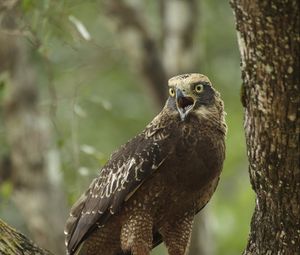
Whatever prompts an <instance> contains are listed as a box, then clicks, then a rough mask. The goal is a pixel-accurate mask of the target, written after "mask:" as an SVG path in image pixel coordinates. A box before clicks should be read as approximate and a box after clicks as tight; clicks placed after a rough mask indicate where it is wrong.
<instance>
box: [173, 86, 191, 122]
mask: <svg viewBox="0 0 300 255" xmlns="http://www.w3.org/2000/svg"><path fill="white" fill-rule="evenodd" d="M176 106H177V110H178V112H179V114H180V118H181V120H182V121H184V120H185V118H186V116H187V115H188V113H189V112H190V111H191V110H192V109H193V107H194V99H193V98H192V97H189V96H186V95H185V94H184V93H182V91H181V90H180V89H177V90H176Z"/></svg>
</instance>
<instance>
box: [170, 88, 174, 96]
mask: <svg viewBox="0 0 300 255" xmlns="http://www.w3.org/2000/svg"><path fill="white" fill-rule="evenodd" d="M169 94H170V96H171V97H174V96H175V90H174V89H173V88H170V89H169Z"/></svg>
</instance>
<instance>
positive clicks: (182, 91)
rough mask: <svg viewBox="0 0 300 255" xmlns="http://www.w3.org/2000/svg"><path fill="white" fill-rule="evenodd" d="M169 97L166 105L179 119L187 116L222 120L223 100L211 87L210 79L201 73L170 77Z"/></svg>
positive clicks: (183, 119) (184, 118)
mask: <svg viewBox="0 0 300 255" xmlns="http://www.w3.org/2000/svg"><path fill="white" fill-rule="evenodd" d="M168 85H169V98H168V101H167V104H166V107H167V108H169V110H171V111H172V112H174V113H175V114H179V116H180V119H181V120H182V121H185V120H186V119H187V117H188V116H190V115H196V116H197V117H199V118H203V117H204V118H211V117H213V118H217V119H218V121H221V122H223V121H224V108H223V101H222V100H221V98H220V94H219V93H218V92H217V91H216V90H215V89H214V88H213V87H212V85H211V82H210V80H209V79H208V78H207V77H206V76H205V75H203V74H198V73H191V74H182V75H178V76H175V77H172V78H171V79H170V80H169V82H168Z"/></svg>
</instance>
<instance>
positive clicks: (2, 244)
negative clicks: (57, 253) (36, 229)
mask: <svg viewBox="0 0 300 255" xmlns="http://www.w3.org/2000/svg"><path fill="white" fill-rule="evenodd" d="M0 233H1V235H0V254H5V255H16V254H22V255H52V253H51V252H49V251H47V250H44V249H42V248H40V247H38V246H37V245H36V244H35V243H33V242H32V241H31V240H29V239H28V238H27V237H26V236H24V235H23V234H21V233H20V232H18V231H16V230H15V229H13V228H12V227H10V226H8V225H7V224H6V223H5V222H3V221H2V220H0Z"/></svg>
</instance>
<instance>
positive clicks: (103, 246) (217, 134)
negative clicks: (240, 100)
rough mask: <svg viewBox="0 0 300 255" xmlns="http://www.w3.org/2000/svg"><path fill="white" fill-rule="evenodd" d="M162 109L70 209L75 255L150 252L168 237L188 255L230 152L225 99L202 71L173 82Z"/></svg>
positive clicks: (176, 251) (175, 249) (179, 254)
mask: <svg viewBox="0 0 300 255" xmlns="http://www.w3.org/2000/svg"><path fill="white" fill-rule="evenodd" d="M169 93H170V96H169V98H168V100H167V102H166V105H165V107H164V108H163V110H162V111H161V112H160V113H159V114H158V115H157V116H156V117H155V118H154V119H153V121H152V122H151V123H150V124H149V125H148V126H147V127H146V128H145V129H144V130H143V131H142V132H141V133H140V134H138V135H137V136H136V137H134V138H133V139H131V140H130V141H129V142H127V143H126V144H125V145H123V146H122V147H121V148H120V149H119V150H118V151H116V152H115V153H113V154H112V156H111V158H110V160H109V161H108V162H107V163H106V165H105V166H104V167H103V168H102V169H101V171H100V174H99V176H98V177H97V178H95V179H94V180H93V181H92V183H91V185H90V187H89V188H88V190H87V191H86V192H85V193H84V194H83V195H82V196H81V197H80V198H79V200H78V201H77V202H76V203H75V204H74V206H73V207H72V209H71V213H70V217H69V219H68V220H67V223H66V228H65V234H66V245H67V250H68V253H69V254H75V253H76V252H77V251H78V254H80V255H121V254H133V255H149V254H150V250H151V249H152V248H153V247H154V246H156V245H158V244H159V243H161V242H162V241H163V242H164V243H165V244H166V246H167V248H168V253H169V254H170V255H184V254H186V251H187V249H188V244H189V242H190V236H191V230H192V224H193V219H194V216H195V214H196V213H197V212H199V211H200V210H201V209H202V208H203V207H204V206H205V205H206V203H207V202H208V201H209V199H210V197H211V196H212V194H213V192H214V190H215V188H216V186H217V183H218V180H219V175H220V172H221V169H222V165H223V161H224V157H225V143H224V139H225V134H226V124H225V120H224V109H223V102H222V100H221V99H220V95H219V93H218V92H216V91H215V90H214V89H213V87H212V86H211V83H210V81H209V80H208V78H207V77H206V76H204V75H201V74H184V75H179V76H176V77H173V78H171V79H170V80H169Z"/></svg>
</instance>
